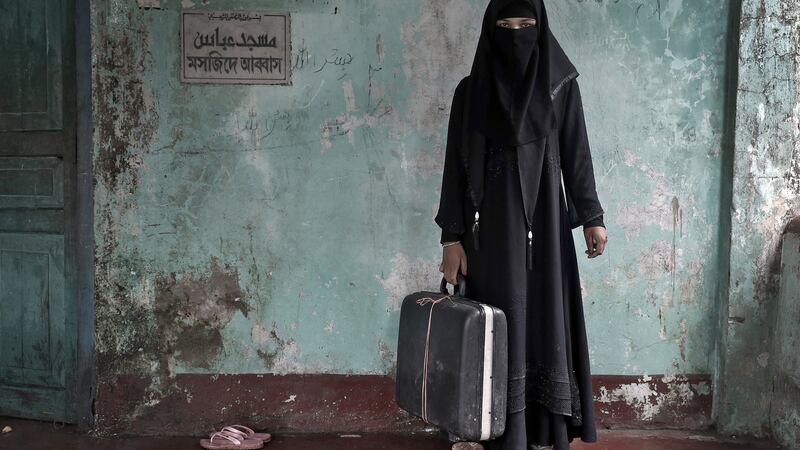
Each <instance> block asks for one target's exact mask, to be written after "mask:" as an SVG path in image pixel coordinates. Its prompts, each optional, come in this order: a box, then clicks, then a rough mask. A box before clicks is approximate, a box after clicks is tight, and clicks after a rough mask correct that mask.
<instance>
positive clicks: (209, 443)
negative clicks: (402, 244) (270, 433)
mask: <svg viewBox="0 0 800 450" xmlns="http://www.w3.org/2000/svg"><path fill="white" fill-rule="evenodd" d="M200 446H201V447H203V448H205V449H208V450H258V449H260V448H263V447H264V442H263V441H261V440H259V439H242V437H241V434H237V433H232V432H230V431H225V430H223V431H217V432H214V433H211V438H210V439H200Z"/></svg>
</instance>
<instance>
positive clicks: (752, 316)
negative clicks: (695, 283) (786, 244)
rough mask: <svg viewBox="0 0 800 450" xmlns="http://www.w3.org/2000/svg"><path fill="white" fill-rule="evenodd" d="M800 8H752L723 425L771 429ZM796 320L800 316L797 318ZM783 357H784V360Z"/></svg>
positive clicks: (745, 10) (794, 183)
mask: <svg viewBox="0 0 800 450" xmlns="http://www.w3.org/2000/svg"><path fill="white" fill-rule="evenodd" d="M798 62H800V8H798V5H797V2H796V1H794V0H746V1H744V2H743V4H742V18H741V39H740V52H739V73H738V76H739V82H738V86H739V87H738V98H737V106H736V144H735V155H734V174H733V204H732V209H731V217H732V230H731V254H730V264H729V266H730V289H729V295H728V298H727V304H728V306H727V308H728V309H727V311H722V313H723V319H726V327H724V328H723V330H722V331H723V334H722V344H723V345H722V350H723V351H722V355H721V356H722V358H721V363H722V367H721V369H722V370H721V372H720V382H719V383H718V387H719V389H720V391H719V392H718V394H717V400H718V414H717V415H718V418H719V423H720V426H721V428H722V429H725V430H731V431H737V432H740V433H741V432H748V433H753V434H762V435H763V434H767V433H768V431H769V420H770V413H769V410H770V408H771V399H772V398H773V393H772V391H773V385H772V380H771V378H770V367H771V366H774V365H781V364H783V363H785V362H786V361H781V360H780V358H781V355H780V353H779V354H778V355H774V354H772V349H771V347H772V346H773V345H779V344H780V343H776V342H772V341H771V338H773V336H772V335H771V333H772V331H773V330H774V324H775V323H776V322H775V321H776V317H775V313H776V310H777V305H778V304H779V302H778V291H779V285H780V283H779V273H780V270H779V269H780V261H781V260H780V254H781V253H780V245H781V236H782V233H783V230H784V228H785V227H786V224H787V223H788V222H789V221H790V220H791V219H792V218H793V217H795V216H797V215H798V214H800V83H798V82H799V81H800V78H798V70H800V64H798ZM795 321H796V318H795ZM776 358H778V359H779V360H776Z"/></svg>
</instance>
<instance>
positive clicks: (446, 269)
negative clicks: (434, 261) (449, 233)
mask: <svg viewBox="0 0 800 450" xmlns="http://www.w3.org/2000/svg"><path fill="white" fill-rule="evenodd" d="M442 253H443V255H442V263H441V264H439V272H442V273H443V274H444V279H445V280H447V282H448V283H450V284H452V285H453V286H455V285H456V284H457V283H458V271H459V270H460V271H461V274H462V275H464V276H467V254H466V253H465V252H464V247H462V246H461V244H455V245H449V246H447V247H445V248H444V249H442Z"/></svg>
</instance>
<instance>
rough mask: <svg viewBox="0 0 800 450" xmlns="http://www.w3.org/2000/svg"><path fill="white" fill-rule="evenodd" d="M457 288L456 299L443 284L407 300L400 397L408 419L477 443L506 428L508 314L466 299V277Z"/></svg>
mask: <svg viewBox="0 0 800 450" xmlns="http://www.w3.org/2000/svg"><path fill="white" fill-rule="evenodd" d="M458 283H459V284H458V286H456V287H454V293H453V295H449V294H448V292H447V282H446V281H445V280H444V279H442V284H441V287H440V292H428V291H422V292H416V293H414V294H411V295H409V296H407V297H406V298H405V299H404V300H403V305H402V309H401V310H400V331H399V336H398V340H397V372H396V381H395V398H396V401H397V404H398V406H400V408H402V409H404V410H405V411H407V412H409V413H410V414H412V415H415V416H417V417H420V418H422V419H423V420H424V421H425V422H427V423H430V424H433V425H436V426H438V427H439V428H441V429H442V430H444V431H447V432H449V433H450V434H451V435H455V436H456V437H458V438H460V439H461V440H464V441H473V442H477V441H483V440H489V439H494V438H496V437H498V436H500V435H501V434H503V432H504V430H505V424H506V395H507V383H508V380H507V377H508V338H507V328H506V316H505V314H504V313H503V311H502V310H500V309H499V308H496V307H494V306H490V305H487V304H485V303H480V302H476V301H473V300H470V299H468V298H465V297H464V292H465V289H466V284H465V281H464V278H463V277H461V276H460V275H459V281H458ZM429 331H430V334H428V332H429ZM426 341H427V343H428V348H427V353H426ZM423 380H425V381H426V383H424V384H423ZM451 440H452V439H451Z"/></svg>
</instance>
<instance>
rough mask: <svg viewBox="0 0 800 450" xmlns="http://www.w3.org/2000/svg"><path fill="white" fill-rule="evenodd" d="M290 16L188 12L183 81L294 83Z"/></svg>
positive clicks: (184, 28) (183, 16)
mask: <svg viewBox="0 0 800 450" xmlns="http://www.w3.org/2000/svg"><path fill="white" fill-rule="evenodd" d="M290 36H291V34H290V16H289V13H288V12H287V13H274V12H256V11H196V10H192V11H183V12H182V14H181V81H182V82H184V83H219V84H291V53H292V52H291V43H290Z"/></svg>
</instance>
